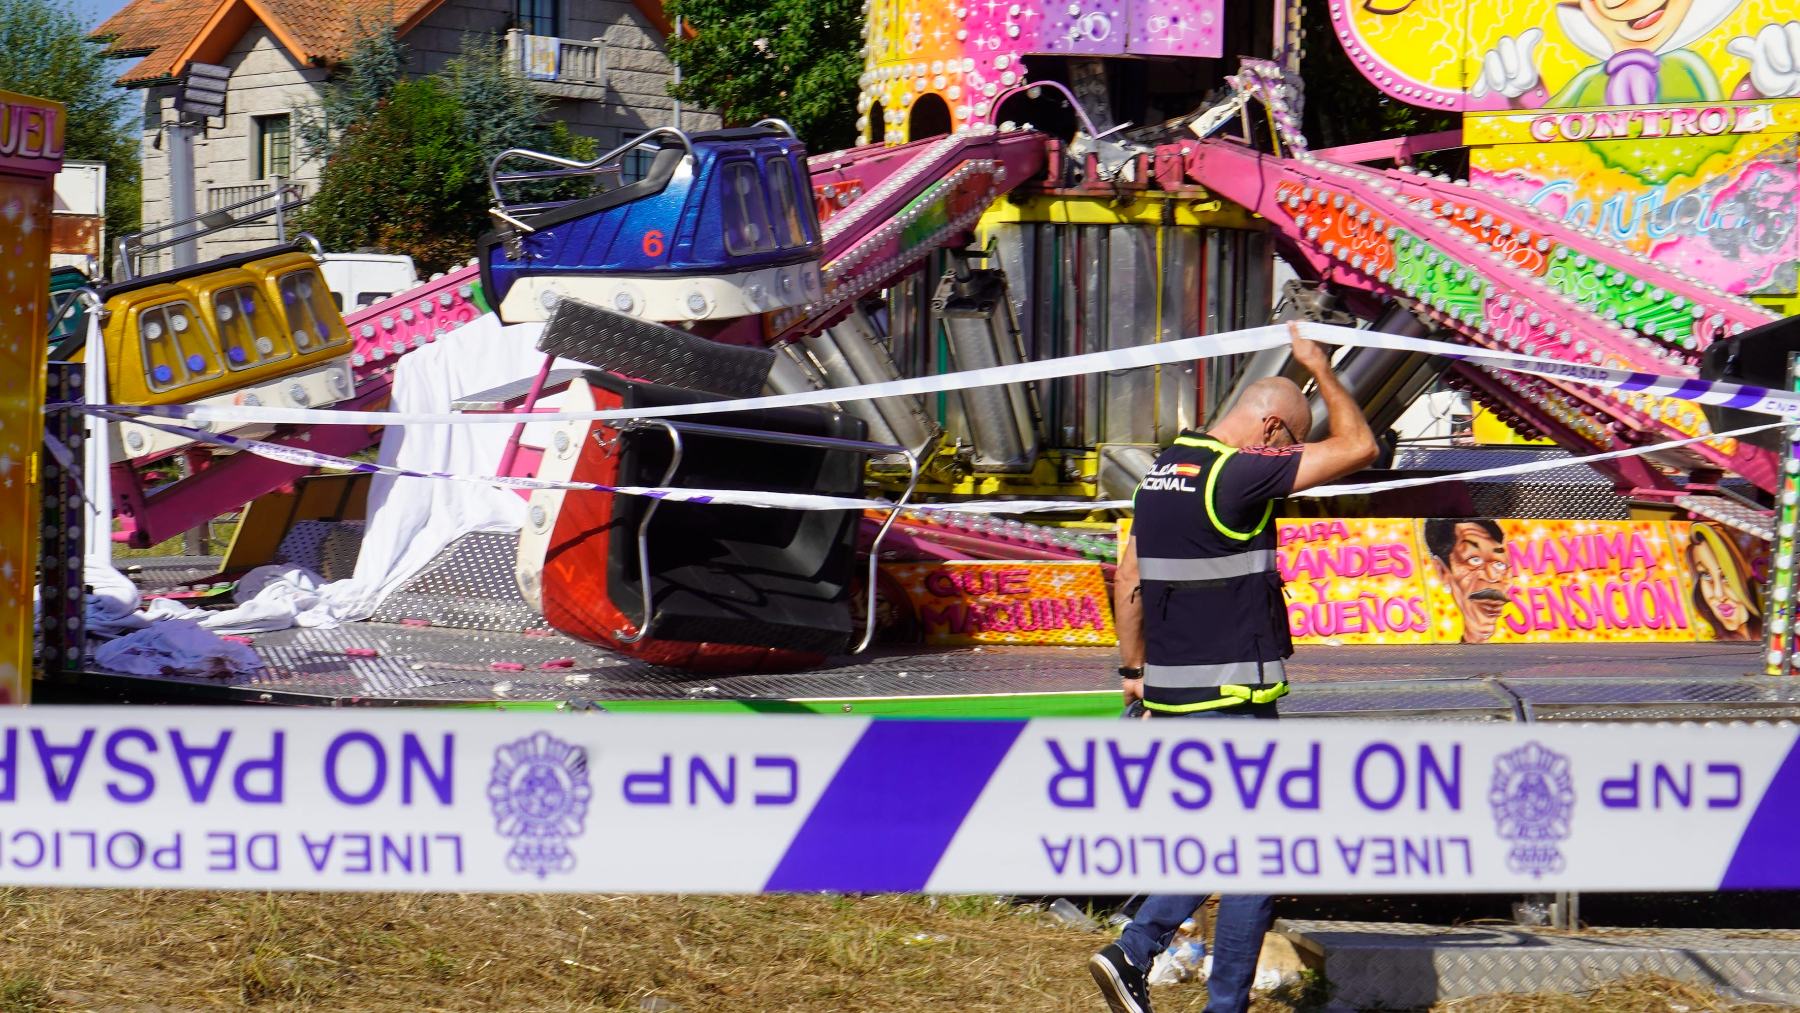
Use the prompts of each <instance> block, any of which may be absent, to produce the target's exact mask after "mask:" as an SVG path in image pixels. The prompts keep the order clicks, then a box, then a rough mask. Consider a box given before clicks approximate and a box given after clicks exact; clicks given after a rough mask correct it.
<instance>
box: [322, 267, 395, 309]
mask: <svg viewBox="0 0 1800 1013" xmlns="http://www.w3.org/2000/svg"><path fill="white" fill-rule="evenodd" d="M319 270H321V271H323V272H324V274H325V284H327V285H329V286H331V300H332V301H333V302H335V303H337V306H338V312H340V313H354V312H356V311H357V310H359V309H362V308H364V307H366V306H371V305H373V304H375V303H378V302H380V301H381V300H383V299H386V298H387V297H388V296H391V295H393V294H394V293H396V292H404V291H406V290H407V289H409V288H412V287H414V286H416V285H418V284H419V272H418V271H417V270H416V269H414V267H413V261H412V258H411V257H407V256H400V255H396V254H389V253H327V254H326V255H325V262H324V263H323V264H321V265H319Z"/></svg>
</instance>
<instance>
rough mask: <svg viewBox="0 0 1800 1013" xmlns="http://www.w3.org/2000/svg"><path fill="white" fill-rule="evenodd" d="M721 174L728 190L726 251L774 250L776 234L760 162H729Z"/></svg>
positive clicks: (761, 251) (743, 252)
mask: <svg viewBox="0 0 1800 1013" xmlns="http://www.w3.org/2000/svg"><path fill="white" fill-rule="evenodd" d="M721 177H722V180H723V183H724V189H725V193H724V195H723V196H724V203H725V207H724V218H725V252H727V253H729V254H731V255H732V256H734V257H741V256H743V255H745V254H748V253H765V252H768V251H769V250H773V249H774V248H775V235H774V230H772V229H770V228H769V205H768V203H767V201H765V200H764V198H763V188H762V180H761V179H759V178H758V177H757V174H756V163H754V162H727V163H725V169H724V172H723V173H721Z"/></svg>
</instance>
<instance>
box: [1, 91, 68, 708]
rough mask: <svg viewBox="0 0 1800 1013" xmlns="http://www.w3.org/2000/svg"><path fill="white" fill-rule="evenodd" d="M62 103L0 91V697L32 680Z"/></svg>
mask: <svg viewBox="0 0 1800 1013" xmlns="http://www.w3.org/2000/svg"><path fill="white" fill-rule="evenodd" d="M62 130H63V121H62V107H61V106H59V105H57V104H55V103H54V102H44V101H41V100H39V99H32V98H26V97H25V96H23V95H14V94H12V93H11V92H4V91H0V254H3V255H4V256H5V258H6V263H7V270H6V273H5V276H4V277H3V278H0V305H4V306H9V307H11V308H12V312H10V313H4V314H0V704H3V703H22V702H24V699H25V695H26V692H27V690H28V689H29V686H30V682H31V680H30V677H29V675H28V674H27V673H29V672H30V671H31V602H32V585H33V583H34V577H35V575H36V570H37V503H38V498H39V491H38V468H37V453H38V447H39V445H40V444H41V443H42V442H43V423H44V414H43V409H44V360H45V355H46V352H45V348H44V345H45V335H44V318H45V305H44V304H45V302H46V301H47V300H48V299H49V297H50V275H49V271H50V232H51V222H52V210H51V207H52V204H51V185H50V180H51V177H52V176H54V175H55V174H56V170H57V169H58V168H59V167H60V166H61V164H62V136H63V135H62Z"/></svg>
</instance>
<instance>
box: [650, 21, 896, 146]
mask: <svg viewBox="0 0 1800 1013" xmlns="http://www.w3.org/2000/svg"><path fill="white" fill-rule="evenodd" d="M664 9H665V10H666V11H667V13H668V14H669V16H670V17H672V18H673V17H679V18H681V19H682V21H683V23H684V25H686V26H687V27H690V28H692V29H693V31H694V34H693V36H692V37H688V38H680V37H673V36H672V37H671V38H670V39H669V58H670V59H672V60H674V61H675V63H676V65H677V66H679V67H680V68H681V83H680V84H677V85H673V86H671V87H670V89H669V91H670V93H671V94H673V95H674V96H675V97H676V98H678V99H681V100H682V101H684V102H693V103H695V104H696V105H701V106H706V107H708V108H712V109H718V110H719V111H720V113H721V114H723V115H724V117H725V121H726V122H727V123H750V122H753V121H755V120H758V119H761V118H763V117H765V116H777V117H780V118H781V119H784V120H787V121H788V122H789V123H791V124H793V126H794V129H795V131H797V132H798V133H799V134H800V137H801V138H802V139H803V140H805V141H806V144H807V147H808V148H810V149H811V150H813V151H832V150H835V149H838V148H845V147H849V146H850V145H852V144H855V143H856V90H857V78H858V77H859V76H860V75H861V74H862V44H863V37H862V33H863V19H862V6H861V4H860V3H859V0H669V3H668V4H667V6H666V7H665V8H664Z"/></svg>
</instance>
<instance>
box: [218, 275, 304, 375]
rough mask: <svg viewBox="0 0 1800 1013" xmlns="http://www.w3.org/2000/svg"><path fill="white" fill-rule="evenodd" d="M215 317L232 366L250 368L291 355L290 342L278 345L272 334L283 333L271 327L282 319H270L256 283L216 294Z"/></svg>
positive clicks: (276, 325)
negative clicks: (289, 351) (288, 346)
mask: <svg viewBox="0 0 1800 1013" xmlns="http://www.w3.org/2000/svg"><path fill="white" fill-rule="evenodd" d="M213 320H214V322H215V323H216V324H217V325H218V333H219V347H220V348H221V349H223V350H224V352H225V365H226V366H227V367H228V368H230V369H233V370H238V369H249V368H250V367H251V366H260V365H262V364H263V363H265V362H273V361H275V360H277V359H285V358H287V357H288V354H289V353H288V348H287V343H286V342H282V343H280V344H277V343H276V341H275V339H273V338H271V337H270V336H269V335H270V334H280V333H281V332H280V331H278V330H274V331H272V330H271V329H270V328H271V327H279V326H280V321H278V320H275V319H273V318H271V316H270V314H269V311H268V308H267V307H266V306H265V305H264V304H263V297H262V296H261V295H260V294H259V293H258V292H257V289H256V286H255V285H237V286H233V287H232V288H228V289H224V290H223V291H221V292H219V293H217V294H215V295H214V296H213Z"/></svg>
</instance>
